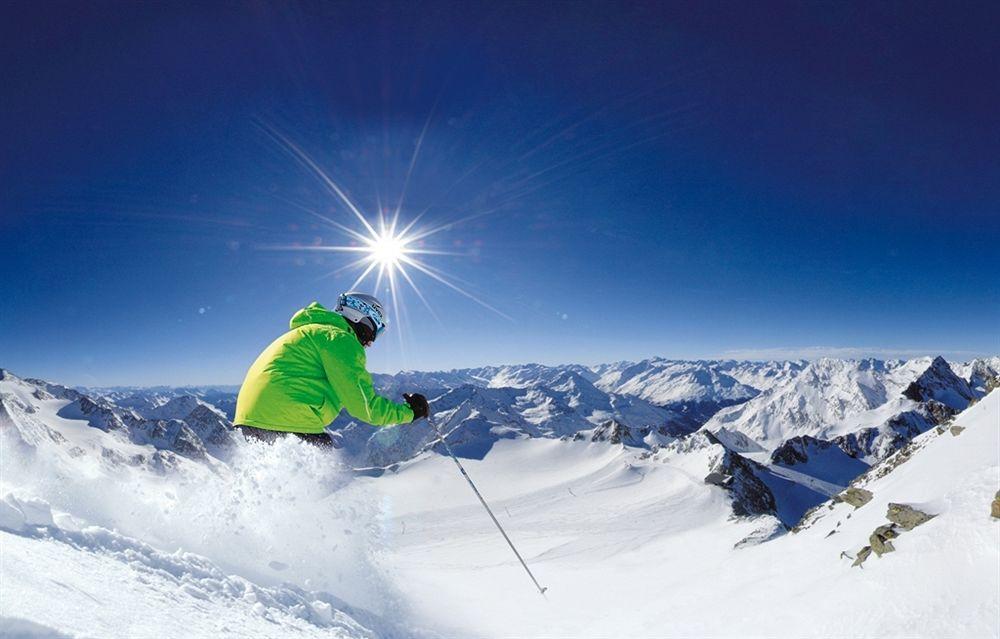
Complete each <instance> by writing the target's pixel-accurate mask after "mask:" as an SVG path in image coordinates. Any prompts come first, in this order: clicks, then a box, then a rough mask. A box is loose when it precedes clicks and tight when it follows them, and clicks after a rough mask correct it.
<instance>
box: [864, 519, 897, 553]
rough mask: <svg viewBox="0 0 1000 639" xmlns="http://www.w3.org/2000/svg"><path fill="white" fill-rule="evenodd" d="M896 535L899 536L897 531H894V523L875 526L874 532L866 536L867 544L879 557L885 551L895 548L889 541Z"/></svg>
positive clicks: (891, 550)
mask: <svg viewBox="0 0 1000 639" xmlns="http://www.w3.org/2000/svg"><path fill="white" fill-rule="evenodd" d="M896 537H899V533H898V532H896V524H885V525H883V526H879V527H878V528H876V529H875V532H873V533H872V534H871V536H870V537H868V544H869V547H870V548H871V549H872V552H874V553H875V554H876V555H878V556H879V557H881V556H882V555H884V554H885V553H887V552H893V551H894V550H896V548H895V546H893V545H892V541H890V540H892V539H895V538H896Z"/></svg>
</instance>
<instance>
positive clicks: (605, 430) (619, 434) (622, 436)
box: [590, 419, 649, 446]
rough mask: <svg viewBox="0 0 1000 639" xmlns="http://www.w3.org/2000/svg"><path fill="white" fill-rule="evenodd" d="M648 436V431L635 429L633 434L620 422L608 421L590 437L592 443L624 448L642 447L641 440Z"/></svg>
mask: <svg viewBox="0 0 1000 639" xmlns="http://www.w3.org/2000/svg"><path fill="white" fill-rule="evenodd" d="M648 434H649V429H647V428H642V429H637V431H636V432H635V433H633V432H632V429H631V428H629V427H628V426H626V425H625V424H622V423H621V422H619V421H617V420H614V419H609V420H608V421H606V422H604V423H603V424H601V425H600V426H598V427H597V428H595V429H594V432H593V435H591V437H590V441H592V442H605V441H606V442H611V443H612V444H624V445H626V446H643V445H644V443H643V441H642V438H643V437H645V436H646V435H648Z"/></svg>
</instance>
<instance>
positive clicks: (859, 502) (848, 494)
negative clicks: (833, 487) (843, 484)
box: [833, 486, 873, 509]
mask: <svg viewBox="0 0 1000 639" xmlns="http://www.w3.org/2000/svg"><path fill="white" fill-rule="evenodd" d="M872 497H873V495H872V494H871V492H870V491H867V490H865V489H864V488H855V487H854V486H852V487H850V488H848V489H847V490H845V491H844V492H842V493H839V494H837V495H834V497H833V502H834V503H840V502H843V503H845V504H850V505H852V506H854V508H855V509H857V508H861V507H862V506H864V505H865V504H867V503H868V502H870V501H871V500H872Z"/></svg>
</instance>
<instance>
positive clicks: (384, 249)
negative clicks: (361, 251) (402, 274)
mask: <svg viewBox="0 0 1000 639" xmlns="http://www.w3.org/2000/svg"><path fill="white" fill-rule="evenodd" d="M406 244H407V241H406V239H405V238H403V237H402V236H399V235H396V234H395V233H394V232H393V231H391V230H389V231H383V232H382V233H380V234H379V235H378V237H376V238H374V239H372V240H368V250H369V252H370V255H369V259H371V260H372V262H374V263H376V264H378V266H379V267H380V268H394V267H397V266H399V263H400V262H402V261H404V260H405V259H406V254H407V248H406Z"/></svg>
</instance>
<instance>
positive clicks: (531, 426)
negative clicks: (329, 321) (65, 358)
mask: <svg viewBox="0 0 1000 639" xmlns="http://www.w3.org/2000/svg"><path fill="white" fill-rule="evenodd" d="M924 363H925V364H927V366H926V367H924V369H923V370H914V371H912V373H907V374H906V375H900V378H899V379H897V380H890V381H889V382H888V383H886V382H883V384H884V385H886V386H887V387H889V386H891V388H893V389H894V390H893V392H895V391H897V390H898V392H899V393H902V392H903V391H904V390H906V388H908V387H909V384H910V383H912V382H913V381H915V380H916V379H918V378H919V377H920V376H921V375H922V374H923V372H925V371H926V370H927V368H928V367H930V365H931V364H932V362H931V361H927V362H924ZM901 367H902V365H898V366H894V367H893V368H894V369H898V368H901ZM912 368H915V369H918V368H919V366H914V367H912ZM560 372H561V373H562V375H561V376H553V377H550V378H549V379H548V382H549V384H551V386H546V385H529V386H527V387H523V388H490V387H488V385H484V386H478V385H477V386H473V385H464V386H460V387H457V388H454V389H450V390H447V391H445V392H444V393H443V395H442V396H441V397H440V398H439V399H438V401H437V402H436V403H435V407H436V409H437V411H438V420H439V423H441V424H442V425H443V426H445V428H446V429H447V430H448V432H449V435H448V436H449V439H450V440H451V441H452V442H454V445H455V446H456V447H459V448H460V449H462V451H463V452H464V453H465V454H466V459H465V460H464V463H465V464H466V466H467V468H468V471H469V473H470V475H471V476H472V477H473V479H474V480H476V482H477V483H478V484H479V487H480V489H481V490H482V492H483V494H484V495H485V496H486V498H487V499H488V500H490V502H491V503H492V504H493V506H494V509H495V511H496V513H497V515H498V516H499V518H500V520H501V522H502V523H503V524H504V526H505V527H507V528H508V531H509V532H510V534H511V536H512V538H513V539H514V541H515V543H517V544H518V546H519V548H520V549H521V551H522V553H523V554H524V556H525V558H526V560H527V561H528V562H529V564H530V565H531V567H532V569H533V570H534V571H535V573H536V575H537V576H538V578H539V579H540V580H541V581H542V583H543V584H544V585H546V586H548V587H549V590H548V592H547V600H546V599H542V598H541V597H539V596H538V594H537V592H536V591H534V590H533V587H532V585H531V583H530V581H528V579H527V577H526V576H525V575H524V573H523V572H522V571H521V569H520V566H519V565H518V564H517V560H516V559H515V558H514V557H513V555H511V554H510V551H509V549H508V548H507V547H506V545H505V544H504V542H503V540H502V539H501V538H500V537H499V535H498V534H497V533H496V531H495V530H494V529H493V527H492V523H491V522H490V520H489V518H488V517H486V515H485V514H484V513H483V512H482V510H481V506H480V505H479V503H478V502H477V501H476V498H475V496H474V495H473V494H472V493H471V491H469V489H468V486H467V485H466V484H465V483H464V481H462V479H461V476H460V475H458V474H457V472H456V470H455V468H454V465H453V464H452V462H451V461H450V460H449V459H447V458H446V457H443V456H442V455H439V454H436V452H435V451H436V448H434V447H428V446H427V444H429V443H430V442H429V440H426V439H425V438H426V436H427V435H428V434H429V433H428V431H426V430H424V431H421V430H420V429H421V426H420V425H411V426H403V427H399V428H389V429H383V430H381V431H379V433H380V436H381V437H384V438H386V440H385V443H387V445H388V446H389V447H392V446H399V448H400V450H402V449H406V451H407V453H406V455H403V456H402V457H400V458H399V459H400V460H401V461H397V462H395V463H394V464H392V465H391V467H390V468H388V469H387V470H384V471H382V472H380V473H378V474H377V476H375V474H374V473H369V474H367V475H365V474H362V475H359V474H357V473H352V472H350V471H349V470H348V469H347V468H346V467H345V466H344V464H346V463H349V462H350V461H351V458H350V457H347V456H345V452H346V450H340V451H324V450H319V449H314V448H312V447H310V446H307V445H304V444H301V443H300V442H298V441H295V440H291V439H289V440H283V441H280V442H278V443H276V444H274V445H272V446H266V445H258V444H246V443H242V442H240V441H239V440H236V441H234V442H232V443H231V444H229V445H228V446H225V447H224V448H223V450H221V451H219V454H218V455H214V454H211V453H209V454H207V455H205V456H203V457H196V456H184V455H179V454H177V453H176V452H174V451H172V450H171V449H169V448H157V447H156V446H154V445H152V444H150V443H146V442H144V441H142V440H141V439H139V438H137V437H135V436H133V435H132V434H130V433H131V430H132V427H131V426H130V425H129V422H130V420H132V419H139V420H140V421H139V422H138V423H142V421H143V420H142V419H141V418H140V417H138V416H136V415H134V414H132V413H131V412H130V411H124V410H123V409H120V408H118V407H114V406H109V405H102V403H101V402H100V401H94V400H91V399H90V398H87V397H85V396H81V395H80V394H79V393H77V394H76V395H72V394H68V393H62V392H61V391H59V390H58V389H57V388H55V387H54V386H53V385H49V386H48V387H43V386H41V385H39V384H35V383H32V382H28V381H25V380H19V379H17V378H15V377H14V376H12V375H9V374H4V376H3V379H2V380H0V456H2V459H3V473H2V475H0V496H6V497H5V498H4V499H3V501H2V503H0V548H2V549H3V553H2V562H3V566H2V571H3V577H4V578H3V579H2V580H0V617H2V618H4V621H2V622H0V629H4V630H3V631H6V630H5V629H6V628H10V627H13V628H17V627H21V628H24V627H28V628H31V627H34V628H36V629H37V628H41V631H43V632H48V631H51V632H60V633H65V634H69V635H82V636H110V637H117V636H122V637H126V636H127V637H146V636H148V637H153V636H165V635H185V634H186V635H188V636H232V637H236V636H274V637H286V636H287V637H298V636H301V637H309V636H348V637H366V636H381V637H412V636H449V637H451V636H477V637H502V636H503V637H507V636H518V637H544V636H555V635H557V636H574V637H609V636H615V637H617V636H629V637H665V636H669V637H690V636H712V637H745V636H795V637H829V636H916V637H940V636H951V635H950V634H949V633H954V632H955V629H956V628H958V629H960V631H961V635H962V636H963V637H965V636H969V637H980V636H994V635H996V634H997V632H998V631H1000V627H998V624H997V619H998V614H1000V604H998V601H1000V597H998V596H997V595H1000V576H998V575H1000V555H998V550H997V549H998V548H1000V527H998V525H997V521H995V520H993V521H991V520H990V517H989V512H990V502H991V500H992V499H993V496H994V494H995V493H996V490H997V488H998V487H1000V486H998V483H1000V474H998V473H1000V391H994V392H993V393H992V394H991V395H989V396H987V397H985V398H983V399H981V400H979V401H978V402H976V403H974V404H973V405H972V406H971V407H970V408H968V409H966V410H965V411H964V412H962V413H961V414H959V415H958V416H957V417H955V418H954V421H953V422H948V421H947V420H948V419H950V418H949V417H945V418H944V421H942V425H941V427H940V428H934V429H931V430H930V431H929V432H927V433H924V434H923V435H919V436H918V437H917V438H916V439H915V440H914V442H913V443H912V444H911V445H910V446H907V447H905V448H904V449H903V450H902V451H900V452H897V453H896V455H894V456H890V457H889V458H888V460H886V461H885V462H882V463H879V464H876V465H875V466H874V467H873V468H872V469H871V470H869V471H868V472H867V474H865V475H862V477H861V478H860V479H854V480H853V481H854V486H853V487H854V488H864V489H866V490H870V491H871V492H872V494H873V497H872V499H871V501H869V502H868V503H867V504H864V505H862V506H861V508H859V509H858V510H854V509H853V506H850V505H849V504H848V503H846V500H844V499H843V498H842V497H840V495H843V494H844V492H843V489H844V487H845V486H846V485H847V483H848V482H849V481H851V480H852V479H851V478H850V475H851V474H852V473H853V472H854V471H857V472H861V471H863V470H864V468H865V467H866V466H867V464H864V463H862V462H860V461H859V460H858V459H856V458H851V457H850V456H846V458H845V454H844V453H845V451H844V449H843V448H842V447H841V446H840V445H839V444H835V443H833V444H832V443H830V441H828V440H819V439H816V438H807V437H805V436H803V437H802V438H800V439H797V440H795V439H793V440H786V441H784V442H782V444H783V446H784V447H781V446H779V447H778V448H776V449H775V453H778V452H780V453H781V454H780V455H777V456H772V455H769V454H767V453H760V454H756V453H748V454H747V455H743V454H740V453H739V452H737V451H735V450H733V449H732V448H728V447H727V446H726V445H724V442H722V441H720V440H719V439H717V438H715V436H714V435H713V434H712V433H711V431H709V430H701V431H698V432H696V433H694V434H691V435H687V436H682V437H675V436H668V437H665V438H664V439H663V440H661V441H658V442H655V443H652V444H651V443H650V442H648V441H645V440H640V441H638V442H636V441H631V442H630V441H626V440H627V439H628V437H631V436H632V433H631V429H630V428H629V427H624V425H611V426H609V425H608V423H609V422H610V423H611V424H618V423H617V422H616V421H615V419H612V420H609V422H602V421H601V419H602V418H603V415H597V416H595V410H594V408H595V406H597V405H598V404H599V400H601V399H602V398H613V399H615V401H616V402H617V401H618V400H619V399H620V398H621V396H618V395H609V394H607V393H604V392H603V391H600V389H594V387H593V384H591V383H590V382H589V380H588V379H587V377H586V376H584V375H582V374H576V373H574V372H573V371H560ZM849 377H850V376H849ZM936 378H937V377H935V379H936ZM776 388H777V387H776ZM933 388H936V387H935V386H934V385H933V384H928V385H926V389H933ZM49 389H55V390H56V392H57V393H59V394H62V395H65V396H62V397H57V396H56V394H54V393H52V392H50V390H49ZM592 389H594V390H597V391H598V394H594V390H592ZM625 399H629V401H630V402H632V401H634V402H638V403H628V404H623V405H621V406H619V405H615V404H612V403H611V399H608V400H607V401H608V403H607V405H604V404H600V406H602V407H603V409H604V410H607V411H609V412H615V411H617V412H616V413H615V414H616V415H617V416H618V417H621V418H624V417H626V416H628V414H629V411H628V410H625V407H628V408H629V410H638V411H639V415H640V416H641V415H642V414H644V413H645V411H647V410H652V411H653V413H650V414H654V415H655V414H659V413H657V412H656V411H662V410H663V409H662V408H659V407H656V406H652V405H650V404H648V403H644V402H642V400H638V399H637V398H625ZM84 400H87V401H84ZM753 401H757V400H753ZM903 401H906V402H912V403H914V404H931V402H936V404H935V405H937V404H940V403H939V402H937V400H926V401H923V402H915V401H914V400H909V399H905V398H903ZM88 402H89V403H88ZM940 405H941V406H943V404H940ZM67 407H71V408H70V410H67ZM637 407H639V408H637ZM77 409H79V413H76V412H71V411H75V410H77ZM85 409H87V410H85ZM195 412H198V413H200V415H201V417H202V418H205V419H206V420H207V421H208V422H209V423H211V421H212V419H213V418H220V417H219V415H218V414H217V413H216V412H214V411H212V410H210V409H208V408H207V407H204V406H198V407H197V408H196V409H195V411H193V412H192V414H194V413H195ZM632 418H633V419H641V417H636V416H633V417H632ZM145 421H148V420H145ZM161 421H162V423H165V424H166V423H169V421H167V420H161ZM190 421H191V416H188V420H187V421H185V422H184V423H185V425H187V426H188V427H189V428H192V427H191V426H190V424H189V422H190ZM119 422H120V424H119ZM509 424H513V426H509ZM622 428H629V431H628V433H627V435H628V437H625V435H626V431H624V430H622ZM192 430H193V428H192ZM651 432H652V431H651ZM616 434H617V435H618V436H620V437H619V442H618V443H614V438H615V436H616ZM342 437H343V438H344V439H345V441H346V440H348V439H350V435H349V433H342ZM633 439H634V438H633ZM358 441H367V440H361V439H359V440H358ZM486 441H490V446H489V448H488V450H485V451H482V450H479V449H478V448H477V447H478V446H480V445H481V444H482V443H483V442H486ZM624 444H630V445H624ZM473 453H475V454H473ZM900 457H905V459H906V460H907V461H905V462H904V463H898V459H899V458H900ZM153 459H158V460H159V461H158V463H153V462H152V460H153ZM845 463H854V464H858V465H857V466H856V467H855V468H854V470H852V471H849V472H848V471H845V468H846V466H845ZM829 496H836V499H838V500H840V502H831V505H830V507H828V506H826V505H821V506H820V507H819V508H817V509H816V510H814V511H813V513H812V514H811V515H810V516H809V518H808V519H807V521H806V522H805V523H804V524H803V525H802V526H801V527H800V528H799V532H797V533H795V534H788V533H786V532H785V528H784V527H783V526H782V522H785V523H786V524H788V523H791V522H793V521H794V520H796V519H797V516H796V514H795V513H801V512H802V511H804V509H805V508H807V507H808V506H810V505H815V504H816V503H819V502H821V501H823V500H825V499H827V498H828V497H829ZM33 500H41V501H33ZM889 503H893V504H902V505H905V506H908V507H913V508H919V509H922V510H924V511H925V512H927V513H929V514H933V515H935V517H934V518H933V519H931V520H930V521H928V522H926V523H924V524H922V525H920V526H918V527H916V528H914V529H913V530H906V531H902V532H898V533H897V534H898V537H896V538H895V539H892V542H893V543H894V544H895V551H894V552H890V553H888V554H884V555H882V556H881V557H875V556H874V555H872V556H870V557H869V558H868V559H867V561H866V562H865V563H864V569H863V570H859V569H857V568H852V567H851V564H852V563H853V562H854V560H855V558H856V557H857V553H858V551H860V550H862V549H863V548H864V547H865V546H866V545H868V546H870V545H871V543H872V542H871V540H870V539H869V537H870V536H871V535H872V533H873V531H874V530H876V529H877V528H879V527H880V526H883V525H885V524H887V523H888V522H887V520H886V519H885V518H886V513H887V509H888V507H889V506H888V504H889ZM50 508H51V512H52V513H54V515H53V514H50V512H49V509H50ZM831 531H832V534H830V533H831ZM842 552H843V553H845V554H841V553H842ZM108 584H114V585H115V587H114V588H108ZM621 602H625V604H624V605H623V604H622V603H621ZM720 602H724V605H722V604H720ZM720 606H721V607H720ZM515 610H516V611H517V614H513V613H512V611H515ZM720 610H721V611H722V612H724V614H722V613H720ZM845 611H847V612H846V613H845ZM17 624H20V626H18V625H17ZM26 624H27V625H26ZM31 624H34V626H32V625H31Z"/></svg>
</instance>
